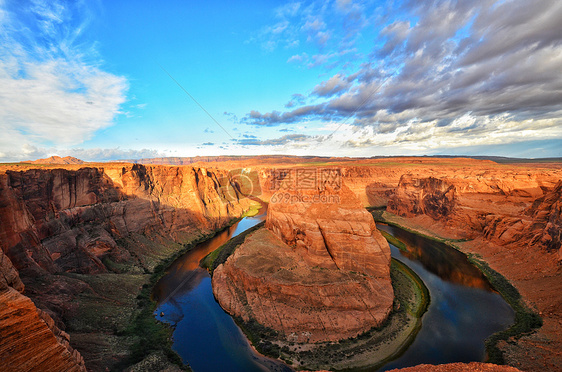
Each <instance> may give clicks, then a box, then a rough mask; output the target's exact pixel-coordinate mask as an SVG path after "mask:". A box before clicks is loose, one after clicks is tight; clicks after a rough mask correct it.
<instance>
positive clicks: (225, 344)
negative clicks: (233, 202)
mask: <svg viewBox="0 0 562 372" xmlns="http://www.w3.org/2000/svg"><path fill="white" fill-rule="evenodd" d="M264 219H265V213H262V214H261V215H258V216H256V217H247V218H244V219H242V220H241V221H240V222H238V223H237V224H235V225H233V226H231V227H230V228H228V229H226V230H225V231H223V232H221V233H219V234H217V235H216V236H215V237H213V238H212V239H210V240H208V241H206V242H204V243H201V244H199V245H198V246H197V247H195V248H194V249H193V250H191V251H190V252H188V253H186V254H185V255H184V256H182V257H180V258H179V259H178V260H176V261H175V262H174V264H172V266H171V267H170V268H169V269H168V273H167V274H166V276H164V277H163V278H162V279H161V280H160V281H159V282H158V283H157V285H156V286H155V288H154V291H153V296H154V298H155V299H156V300H157V301H158V308H157V309H156V311H155V316H156V318H157V319H158V320H160V321H162V322H165V323H168V324H170V325H172V326H173V327H174V328H175V329H174V333H173V341H174V343H173V346H172V349H173V350H174V351H176V352H177V353H178V354H179V355H180V356H181V358H182V360H183V361H184V362H185V363H186V364H189V365H190V367H191V368H192V369H193V371H195V372H199V371H232V372H238V371H239V372H245V371H248V372H252V371H272V370H273V371H291V370H292V369H290V368H289V367H287V366H286V365H284V364H283V363H281V362H279V361H277V360H272V359H270V358H266V357H263V356H261V355H259V354H257V353H256V352H255V351H253V349H252V348H251V346H250V344H249V342H248V340H247V339H246V337H245V336H244V334H243V333H242V331H241V330H240V329H239V328H238V326H237V325H236V323H234V321H233V320H232V318H231V317H230V315H228V314H227V313H225V312H224V310H223V309H222V308H221V307H220V306H219V304H218V303H217V302H216V301H215V298H214V296H213V290H212V287H211V277H210V276H209V274H208V273H207V271H206V270H204V269H201V268H200V267H199V261H200V260H201V259H202V258H203V257H205V256H206V255H207V254H208V253H210V252H212V251H213V250H215V249H216V248H218V247H219V246H221V245H222V244H223V243H225V242H226V241H227V240H228V239H230V238H232V237H235V236H236V235H238V234H240V233H241V232H243V231H245V230H247V229H249V228H251V227H253V226H255V225H257V224H258V223H260V222H261V221H263V220H264Z"/></svg>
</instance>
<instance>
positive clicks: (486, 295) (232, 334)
mask: <svg viewBox="0 0 562 372" xmlns="http://www.w3.org/2000/svg"><path fill="white" fill-rule="evenodd" d="M264 219H265V210H262V213H261V214H260V215H259V216H256V217H252V218H245V219H243V220H242V221H240V222H239V223H238V224H236V225H233V226H231V227H230V228H228V229H226V230H225V231H223V232H221V233H220V234H217V235H216V236H215V237H214V238H212V239H210V240H209V241H207V242H204V243H202V244H200V245H198V246H197V247H196V248H195V249H193V250H192V251H191V252H189V253H187V254H185V255H184V256H182V257H181V258H179V259H178V260H176V262H174V263H173V265H172V266H171V267H170V268H169V272H168V273H167V274H166V276H164V277H163V278H162V279H161V280H160V281H159V282H158V283H157V285H156V286H155V288H154V292H153V297H154V298H155V299H156V300H157V301H158V308H157V310H156V312H155V315H156V317H157V318H158V319H159V320H161V321H164V322H166V323H169V324H171V325H172V326H173V327H175V330H174V335H173V337H174V344H173V349H174V350H175V351H176V352H177V353H178V354H179V355H180V356H181V357H182V359H183V360H184V361H185V362H186V363H189V364H190V366H191V368H192V369H193V370H194V371H196V372H198V371H234V372H236V371H287V370H291V369H290V368H289V367H287V366H286V365H284V364H283V363H281V362H278V361H275V360H272V359H268V358H265V357H263V356H261V355H259V354H257V353H256V352H255V351H254V350H253V349H252V348H251V346H250V344H249V343H248V341H247V340H246V338H245V337H244V335H243V334H242V332H241V331H240V329H239V328H238V327H237V326H236V324H235V323H234V321H233V320H232V318H231V317H230V316H229V315H228V314H226V313H225V312H224V311H223V310H222V309H221V307H220V306H219V305H218V303H217V302H216V301H215V298H214V297H213V292H212V288H211V278H210V277H209V274H208V273H207V271H206V270H203V269H201V268H199V262H200V260H201V259H202V258H203V257H205V256H206V255H207V254H208V253H210V252H211V251H213V250H215V249H216V248H218V247H219V246H220V245H222V244H224V243H225V242H226V241H227V240H228V239H230V238H231V237H233V236H236V235H238V234H239V233H240V232H243V231H245V230H247V229H249V228H250V227H252V226H254V225H256V224H258V223H259V222H261V221H263V220H264ZM377 226H378V227H379V228H380V229H383V230H385V231H387V232H388V233H390V234H392V235H394V236H396V237H397V238H398V239H400V240H401V241H403V242H404V243H406V245H407V247H408V252H404V253H403V252H401V251H399V250H398V249H397V248H396V247H394V246H392V245H391V251H392V256H393V257H394V258H397V259H399V260H400V261H402V262H404V263H405V264H406V265H408V266H409V267H410V268H411V269H412V270H414V271H415V272H416V273H417V274H418V275H419V276H420V278H421V279H422V280H423V281H424V283H425V284H426V286H427V287H428V289H429V292H430V296H431V302H430V305H429V308H428V311H427V312H426V313H425V314H424V316H423V319H422V327H421V329H420V331H419V333H418V335H417V337H416V339H415V340H414V342H413V343H412V345H411V346H410V347H409V348H408V349H407V350H406V351H405V353H404V354H402V356H400V357H399V358H398V359H396V360H394V361H392V362H390V363H389V364H387V365H386V366H384V367H383V369H382V370H388V369H393V368H403V367H409V366H413V365H417V364H423V363H429V364H442V363H451V362H470V361H482V360H483V359H484V356H485V349H484V340H485V339H486V338H487V337H488V336H490V335H491V334H493V333H495V332H497V331H500V330H502V329H505V328H507V327H508V326H509V325H510V324H511V323H512V322H513V318H514V313H513V311H512V309H511V308H510V307H509V305H508V304H507V303H506V302H505V301H504V300H503V299H502V298H501V296H499V295H498V294H497V293H496V292H495V291H493V289H492V287H491V286H490V284H489V283H488V281H487V280H486V278H485V277H484V276H483V275H482V273H481V272H480V271H479V270H478V269H476V268H475V267H474V266H472V265H471V264H470V262H468V260H467V259H466V257H465V256H464V255H463V254H462V253H460V252H457V251H455V250H453V249H451V248H449V247H447V246H445V245H444V244H440V243H438V242H434V241H432V240H428V239H425V238H423V237H419V236H416V235H414V234H411V233H408V232H407V231H404V230H401V229H398V228H395V227H391V226H383V225H377ZM367 370H368V369H367Z"/></svg>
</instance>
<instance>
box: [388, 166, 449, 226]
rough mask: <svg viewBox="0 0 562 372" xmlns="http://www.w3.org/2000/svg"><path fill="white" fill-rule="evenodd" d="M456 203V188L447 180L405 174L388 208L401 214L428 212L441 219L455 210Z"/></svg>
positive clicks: (434, 217)
mask: <svg viewBox="0 0 562 372" xmlns="http://www.w3.org/2000/svg"><path fill="white" fill-rule="evenodd" d="M455 203H456V188H455V186H454V185H451V184H449V183H448V182H447V181H445V180H442V179H439V178H435V177H428V178H416V177H413V176H411V175H403V176H402V177H401V178H400V182H399V183H398V187H397V188H396V191H395V193H394V195H393V196H392V197H391V198H390V200H389V202H388V209H389V210H390V211H392V212H393V213H396V214H398V215H400V216H412V215H414V216H415V215H419V214H426V215H428V216H430V217H431V218H433V219H440V218H443V217H447V216H448V215H450V214H451V213H452V212H453V209H454V207H455Z"/></svg>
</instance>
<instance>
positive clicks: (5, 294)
mask: <svg viewBox="0 0 562 372" xmlns="http://www.w3.org/2000/svg"><path fill="white" fill-rule="evenodd" d="M0 304H2V306H0V336H1V337H0V365H1V366H2V371H6V372H16V371H39V370H40V371H53V372H54V371H84V372H85V371H86V368H85V366H84V360H83V359H82V356H81V355H80V353H78V352H77V351H75V350H74V349H73V348H72V347H71V346H70V344H69V336H68V334H66V333H65V332H63V331H61V330H59V329H58V328H57V327H56V326H55V324H54V321H53V320H52V319H51V317H50V316H49V315H47V314H45V313H44V312H42V311H41V310H38V309H37V308H36V307H35V305H34V304H33V302H31V300H30V299H29V298H27V297H26V296H24V295H22V294H21V293H19V292H18V291H16V290H15V289H13V288H9V289H6V290H4V291H1V292H0Z"/></svg>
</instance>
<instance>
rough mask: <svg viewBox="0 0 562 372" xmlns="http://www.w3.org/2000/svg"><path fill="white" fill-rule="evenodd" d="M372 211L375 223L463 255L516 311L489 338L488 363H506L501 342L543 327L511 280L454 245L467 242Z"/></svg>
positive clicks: (482, 260)
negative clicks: (408, 233)
mask: <svg viewBox="0 0 562 372" xmlns="http://www.w3.org/2000/svg"><path fill="white" fill-rule="evenodd" d="M369 211H370V212H371V214H372V215H373V217H374V219H375V221H376V222H381V223H385V224H388V225H391V226H395V227H398V228H400V229H403V230H405V231H408V232H410V233H412V234H415V235H418V236H422V237H424V238H427V239H430V240H433V241H436V242H440V243H443V244H445V245H447V246H449V247H451V248H452V249H455V250H457V251H459V252H461V253H462V254H464V255H465V256H466V257H467V259H468V260H469V262H470V263H472V264H473V265H474V266H475V267H476V268H478V270H480V272H482V274H483V275H484V276H485V277H486V279H488V281H489V282H490V284H491V285H492V287H493V288H494V289H495V290H496V291H497V292H498V293H499V294H500V296H502V298H503V299H504V300H505V301H506V302H507V303H508V304H509V306H510V307H511V308H512V309H513V311H514V312H515V320H514V323H513V324H512V325H511V326H510V327H509V328H507V329H506V330H503V331H499V332H496V333H494V334H492V335H491V336H490V337H488V338H487V339H486V341H485V346H486V360H485V362H487V363H493V364H499V365H505V364H506V361H505V358H504V351H502V350H501V349H500V346H499V344H500V343H502V342H516V341H517V340H518V339H519V338H521V337H523V336H527V335H530V334H532V333H534V332H536V331H537V330H538V329H540V328H541V327H542V325H543V320H542V318H541V317H540V315H539V314H538V313H537V312H535V311H534V310H533V309H531V308H530V307H529V306H528V305H527V303H526V301H525V298H523V296H522V295H521V293H520V292H519V290H518V289H517V288H516V287H515V286H514V285H513V284H512V283H511V282H510V280H509V279H507V278H506V277H505V276H503V275H502V274H500V273H499V272H497V271H496V270H494V269H492V268H491V267H490V265H489V263H488V262H486V261H485V260H484V259H483V258H482V256H481V255H480V254H477V253H471V252H467V251H465V250H464V249H463V248H462V247H460V246H459V245H457V244H455V243H462V242H465V241H466V240H463V239H447V238H443V237H441V236H439V235H438V234H437V233H434V232H433V231H431V230H429V229H427V228H425V227H420V228H419V229H416V228H414V227H412V226H407V225H404V224H401V223H400V221H397V219H399V220H401V219H403V218H402V217H399V216H396V215H394V214H391V213H389V212H387V211H385V210H384V209H380V208H378V209H371V210H369ZM406 222H407V220H406Z"/></svg>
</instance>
